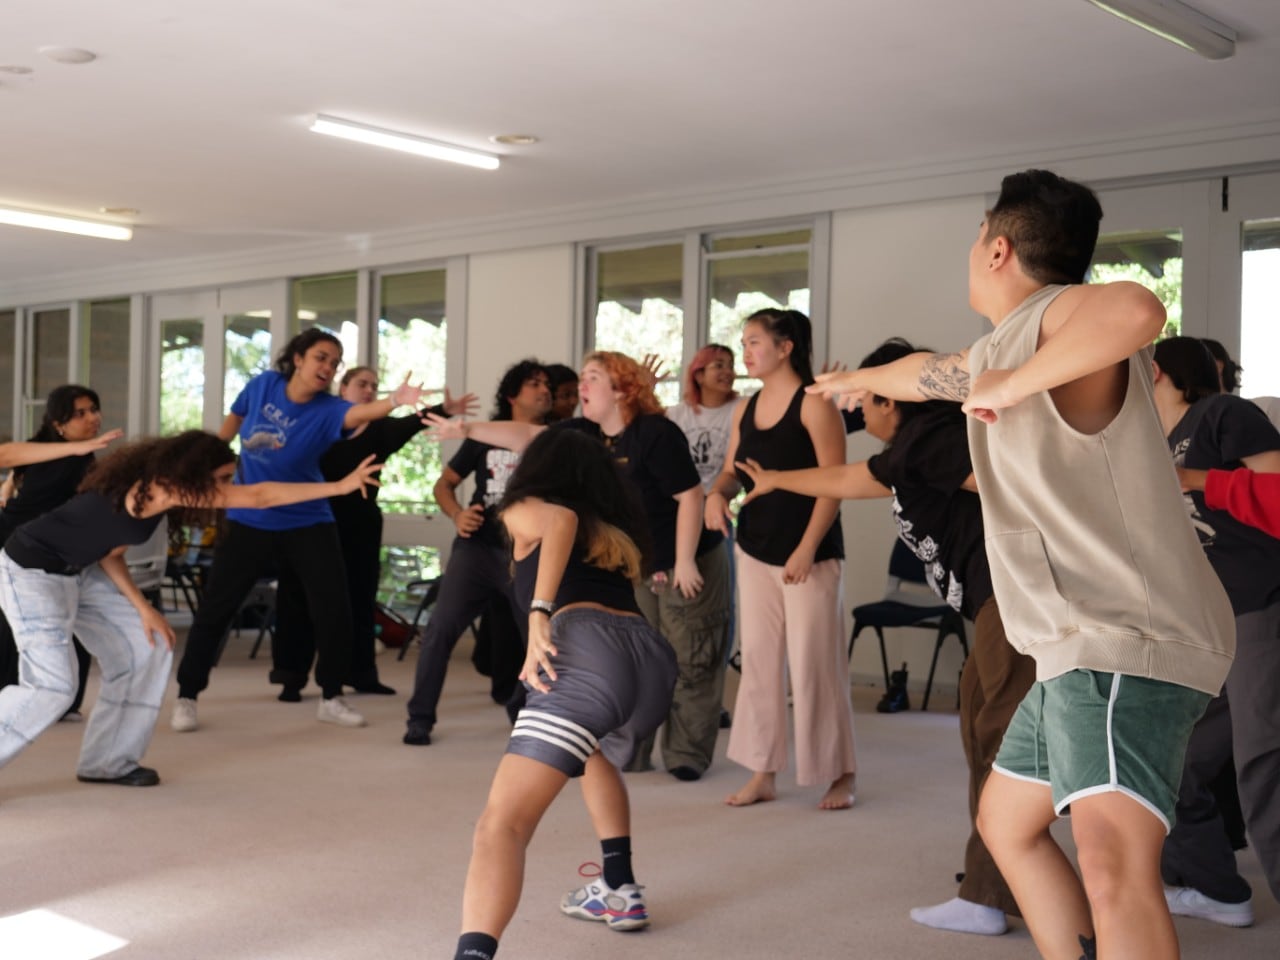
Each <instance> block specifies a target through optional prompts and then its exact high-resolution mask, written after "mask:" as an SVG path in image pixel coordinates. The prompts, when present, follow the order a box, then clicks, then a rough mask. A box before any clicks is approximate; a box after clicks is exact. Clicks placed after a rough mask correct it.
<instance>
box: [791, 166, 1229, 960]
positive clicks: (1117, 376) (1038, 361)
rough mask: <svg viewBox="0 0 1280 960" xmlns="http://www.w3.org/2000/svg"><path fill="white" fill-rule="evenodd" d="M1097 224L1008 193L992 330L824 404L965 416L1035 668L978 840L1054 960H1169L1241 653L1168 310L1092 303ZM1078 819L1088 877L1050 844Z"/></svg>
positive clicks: (977, 305) (1085, 200)
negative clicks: (1198, 527)
mask: <svg viewBox="0 0 1280 960" xmlns="http://www.w3.org/2000/svg"><path fill="white" fill-rule="evenodd" d="M1101 217H1102V211H1101V208H1100V207H1099V205H1098V201H1097V198H1096V197H1095V196H1094V195H1093V193H1092V192H1091V191H1090V190H1088V188H1086V187H1083V186H1081V185H1080V184H1076V183H1072V182H1071V181H1068V180H1064V179H1062V178H1060V177H1058V176H1056V175H1054V174H1052V173H1048V172H1046V171H1041V170H1030V171H1026V172H1025V173H1019V174H1014V175H1012V176H1009V177H1006V178H1005V180H1004V182H1003V184H1002V186H1001V192H1000V198H999V200H998V201H997V202H996V205H995V206H994V207H993V208H992V209H991V210H990V211H989V212H988V214H987V217H986V219H985V220H984V221H983V224H982V226H981V228H980V229H979V233H978V238H977V240H976V242H975V243H974V245H973V247H972V249H971V251H970V255H969V301H970V304H971V306H973V308H974V309H975V310H977V311H978V312H979V313H981V314H982V315H983V316H985V317H987V318H988V319H990V320H991V321H992V323H993V324H994V325H995V330H994V331H993V332H992V333H990V334H988V335H987V336H985V337H983V338H982V339H981V340H979V341H978V342H977V343H976V344H974V346H973V347H972V348H970V349H969V350H964V351H961V352H959V353H954V354H915V355H913V356H910V357H906V358H904V359H903V360H900V361H898V362H897V363H894V364H890V365H888V366H883V367H874V368H870V369H865V370H857V371H852V372H849V373H833V374H827V375H825V376H823V377H820V378H819V382H818V384H817V385H816V386H815V387H814V388H813V389H815V390H818V391H821V392H823V393H827V394H843V395H845V399H846V402H851V401H852V402H856V401H858V400H860V399H861V398H862V396H863V395H865V394H867V393H874V394H877V395H879V396H884V397H891V398H895V399H903V400H915V399H920V398H921V397H925V398H938V399H948V400H961V401H964V409H965V412H967V413H969V414H970V415H971V416H972V418H973V419H972V420H971V421H970V427H969V445H970V453H971V455H972V458H973V467H974V473H975V475H976V476H977V480H978V489H979V491H980V493H981V495H982V508H983V511H982V512H983V522H984V525H985V527H986V537H987V554H988V558H989V561H990V564H991V578H992V583H993V585H994V587H995V591H996V599H997V601H998V602H999V604H1000V612H1001V615H1002V617H1003V619H1004V622H1005V627H1006V630H1007V632H1008V637H1009V641H1010V643H1012V644H1013V645H1014V646H1015V647H1017V648H1018V649H1019V650H1021V651H1023V652H1025V653H1027V654H1029V655H1031V656H1032V657H1034V658H1035V660H1036V668H1037V682H1036V684H1035V685H1034V686H1033V687H1032V689H1031V691H1030V692H1029V693H1028V694H1027V697H1026V699H1025V700H1024V701H1023V703H1022V705H1021V706H1020V707H1019V709H1018V713H1017V714H1016V715H1015V717H1014V719H1013V722H1012V723H1011V724H1010V727H1009V730H1008V732H1007V733H1006V735H1005V740H1004V744H1003V745H1002V747H1001V750H1000V754H999V756H998V757H997V759H996V765H995V768H994V770H993V773H992V776H991V777H990V778H989V779H988V780H987V783H986V786H985V788H984V790H983V794H982V799H981V803H980V807H979V814H978V826H979V829H980V830H981V831H982V836H983V839H984V840H985V841H986V843H987V846H988V847H989V848H990V850H991V852H992V854H993V855H994V856H995V859H996V863H997V864H998V865H999V867H1000V869H1001V872H1002V873H1003V874H1004V876H1005V878H1006V879H1007V880H1008V882H1009V886H1010V888H1011V889H1012V890H1013V892H1014V896H1015V897H1016V898H1017V900H1018V904H1019V906H1020V907H1021V908H1022V914H1023V917H1024V919H1025V920H1026V922H1027V926H1028V927H1029V929H1030V931H1031V934H1032V936H1033V937H1034V938H1035V941H1036V946H1037V947H1038V948H1039V949H1040V952H1041V953H1042V954H1043V955H1044V956H1045V957H1046V958H1048V960H1077V958H1078V957H1079V956H1080V953H1081V950H1082V949H1083V952H1084V955H1085V957H1093V956H1095V937H1096V956H1098V957H1104V958H1113V957H1114V958H1120V957H1123V958H1125V960H1134V958H1176V957H1177V955H1178V943H1177V935H1176V933H1175V932H1174V928H1173V922H1172V919H1171V918H1170V916H1169V911H1168V907H1167V905H1166V903H1165V898H1164V892H1163V888H1162V885H1161V882H1160V872H1159V864H1160V848H1161V845H1162V843H1163V841H1164V837H1165V834H1166V833H1167V831H1168V829H1169V825H1170V818H1171V816H1172V812H1173V807H1174V801H1175V799H1176V796H1177V788H1178V782H1179V777H1180V775H1181V768H1182V758H1183V755H1184V752H1185V749H1186V742H1187V737H1188V735H1189V734H1190V730H1191V727H1192V725H1193V724H1194V723H1195V721H1196V719H1197V718H1198V717H1199V716H1200V714H1201V713H1202V712H1203V711H1204V707H1205V705H1206V704H1207V703H1208V701H1209V698H1210V695H1211V694H1214V693H1216V692H1217V691H1218V689H1219V688H1220V686H1221V684H1222V681H1223V679H1224V678H1225V676H1226V673H1227V669H1228V668H1229V666H1230V664H1231V657H1232V653H1233V651H1234V647H1235V635H1234V631H1233V628H1232V617H1231V607H1230V604H1229V603H1228V601H1227V598H1226V595H1225V593H1224V592H1223V591H1222V590H1221V588H1220V586H1219V584H1218V583H1217V582H1216V578H1214V577H1213V576H1212V575H1211V570H1210V568H1209V565H1208V562H1207V561H1206V560H1205V558H1204V554H1203V552H1202V551H1201V550H1200V548H1199V544H1198V543H1197V542H1196V538H1195V534H1194V532H1193V531H1192V529H1191V525H1190V523H1188V522H1187V521H1186V519H1185V518H1186V512H1185V509H1184V508H1183V506H1182V497H1181V493H1180V491H1179V487H1178V483H1177V479H1176V477H1175V475H1174V472H1173V470H1172V469H1170V465H1169V459H1168V453H1167V451H1166V449H1165V446H1164V438H1163V436H1162V435H1161V430H1160V425H1159V420H1158V418H1157V416H1156V413H1155V409H1154V406H1153V403H1152V395H1151V375H1150V370H1151V364H1150V357H1149V353H1148V350H1147V347H1148V346H1149V345H1150V343H1151V341H1152V340H1154V339H1155V338H1156V337H1157V336H1158V335H1159V333H1160V331H1161V330H1162V329H1163V326H1164V321H1165V312H1164V308H1163V307H1162V306H1161V304H1160V302H1159V300H1157V299H1156V298H1155V297H1154V296H1153V295H1152V294H1151V293H1149V292H1148V291H1147V290H1146V289H1144V288H1143V287H1141V286H1139V285H1137V284H1134V283H1125V282H1122V283H1112V284H1105V285H1099V286H1084V285H1081V282H1082V281H1083V279H1084V276H1085V273H1086V271H1087V269H1088V266H1089V261H1090V259H1091V258H1092V255H1093V248H1094V244H1095V243H1096V241H1097V234H1098V222H1099V220H1100V219H1101ZM971 376H972V382H971V379H970V378H971ZM1068 808H1070V812H1071V815H1072V816H1071V824H1072V834H1073V836H1074V839H1075V842H1076V847H1077V850H1078V855H1079V856H1078V859H1079V863H1080V870H1081V874H1082V878H1081V877H1077V875H1076V873H1075V871H1074V869H1073V868H1072V866H1071V863H1070V861H1069V860H1068V859H1067V857H1066V855H1065V854H1064V853H1063V851H1062V850H1061V848H1059V847H1058V845H1057V843H1056V842H1054V840H1053V838H1052V837H1051V836H1050V833H1049V827H1050V825H1051V824H1052V822H1053V820H1054V819H1055V818H1056V817H1058V816H1061V815H1063V814H1064V813H1066V812H1067V809H1068ZM1081 879H1083V884H1082V883H1081Z"/></svg>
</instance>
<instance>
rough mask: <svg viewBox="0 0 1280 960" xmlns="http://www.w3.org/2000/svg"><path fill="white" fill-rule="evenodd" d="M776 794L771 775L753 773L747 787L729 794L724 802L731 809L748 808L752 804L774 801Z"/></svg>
mask: <svg viewBox="0 0 1280 960" xmlns="http://www.w3.org/2000/svg"><path fill="white" fill-rule="evenodd" d="M777 798H778V792H777V790H775V789H774V776H773V774H772V773H753V774H752V775H751V779H750V780H748V781H747V785H746V786H745V787H743V788H742V789H741V790H739V791H738V792H737V793H731V794H729V796H727V797H725V798H724V802H725V803H727V804H728V805H729V806H731V807H749V806H751V804H753V803H768V802H769V801H770V800H776V799H777Z"/></svg>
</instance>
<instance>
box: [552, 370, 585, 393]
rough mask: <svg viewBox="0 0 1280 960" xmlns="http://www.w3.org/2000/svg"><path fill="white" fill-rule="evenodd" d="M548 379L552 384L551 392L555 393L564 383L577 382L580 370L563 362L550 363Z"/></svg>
mask: <svg viewBox="0 0 1280 960" xmlns="http://www.w3.org/2000/svg"><path fill="white" fill-rule="evenodd" d="M546 370H547V380H548V381H549V382H550V384H551V392H552V393H555V392H556V391H557V390H559V389H560V387H561V386H562V385H563V384H566V383H577V382H578V371H577V370H575V369H573V367H570V366H568V365H567V364H563V363H548V364H547V366H546Z"/></svg>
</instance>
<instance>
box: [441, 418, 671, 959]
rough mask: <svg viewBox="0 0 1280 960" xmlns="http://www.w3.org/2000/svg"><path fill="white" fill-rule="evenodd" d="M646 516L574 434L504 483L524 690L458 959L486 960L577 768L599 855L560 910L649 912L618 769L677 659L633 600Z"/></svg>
mask: <svg viewBox="0 0 1280 960" xmlns="http://www.w3.org/2000/svg"><path fill="white" fill-rule="evenodd" d="M642 515H643V514H642V512H641V510H640V508H639V507H638V506H637V505H636V503H635V501H634V499H633V497H632V496H631V495H630V494H629V492H628V490H627V488H626V486H625V485H624V483H623V481H622V479H621V477H620V476H619V474H618V471H617V468H616V467H615V466H614V465H613V463H612V461H611V460H610V457H609V453H608V451H607V450H606V449H605V448H604V447H603V446H602V445H601V444H600V443H599V442H597V441H595V440H593V439H592V438H590V437H587V436H585V435H582V434H579V433H577V432H575V431H569V430H551V431H547V432H546V433H543V434H542V435H540V436H539V437H538V438H537V439H535V440H534V441H533V442H532V443H531V444H530V445H529V446H528V448H527V449H526V450H525V453H524V457H523V458H522V459H521V461H520V465H519V467H518V468H517V469H516V472H515V475H514V476H513V477H512V478H511V481H510V483H509V484H508V487H507V493H506V497H505V498H504V500H503V503H502V506H501V516H502V521H503V523H505V524H506V527H507V531H508V532H509V533H510V535H511V541H512V551H513V554H514V559H515V590H516V594H517V596H518V597H519V598H520V601H521V605H522V606H523V607H527V608H528V610H529V650H528V654H527V656H526V658H525V663H524V670H523V672H522V673H521V679H522V680H524V682H525V686H526V687H527V688H528V690H529V700H528V703H527V705H526V706H525V708H524V709H523V710H521V711H520V715H519V716H518V717H517V719H516V724H515V729H514V730H513V731H512V733H511V740H510V742H509V743H508V744H507V752H506V754H505V755H504V756H503V758H502V760H501V762H500V763H499V764H498V771H497V773H496V774H495V775H494V778H493V785H492V786H491V787H490V789H489V799H488V801H487V802H486V804H485V808H484V812H483V813H482V814H481V816H480V821H479V823H477V824H476V833H475V845H474V848H473V850H472V854H471V866H470V868H469V869H468V871H467V885H466V890H465V892H464V894H463V899H462V931H463V932H462V936H461V937H460V938H459V940H458V949H457V953H456V954H455V956H456V957H458V958H461V957H468V958H477V960H492V957H493V954H494V952H495V951H496V950H497V946H498V938H499V937H500V936H501V935H502V931H503V930H504V929H505V928H506V926H507V924H508V923H509V922H510V921H511V918H512V916H513V915H514V914H515V910H516V905H517V904H518V903H519V900H520V888H521V886H522V883H523V880H524V861H525V850H526V848H527V847H528V845H529V841H530V839H531V838H532V837H533V831H534V830H535V829H536V828H537V826H538V822H539V821H540V820H541V819H542V815H543V814H544V813H545V812H546V810H547V808H548V807H549V806H550V805H551V801H552V800H554V799H555V798H556V795H557V794H559V793H560V791H561V789H562V788H563V787H564V785H565V784H566V783H567V782H568V781H569V779H570V778H571V777H578V776H581V777H582V794H583V799H584V800H585V801H586V805H587V810H588V812H589V813H590V815H591V820H592V824H593V826H594V827H595V831H596V834H597V835H598V836H599V838H600V845H601V850H602V860H603V864H604V866H603V868H602V871H601V875H600V876H599V877H598V878H595V879H593V880H591V881H590V882H588V883H587V884H586V885H585V886H583V887H581V888H579V889H577V890H575V891H573V892H571V893H569V894H567V895H566V896H565V897H564V899H563V900H562V901H561V904H560V909H561V910H562V911H563V912H564V913H566V914H568V915H569V916H571V917H578V918H581V919H584V920H602V921H604V922H606V923H607V924H608V925H609V927H610V928H611V929H614V930H636V929H639V928H641V927H644V926H647V925H648V923H649V915H648V912H647V911H646V909H645V905H644V900H643V898H642V896H641V893H640V887H638V886H637V885H636V882H635V877H634V876H633V875H632V872H631V810H630V804H629V801H628V799H627V788H626V786H625V784H624V783H623V780H622V775H621V773H619V769H620V768H621V767H623V766H625V765H626V764H627V762H628V761H630V760H631V757H632V754H633V753H634V752H635V748H636V745H637V743H638V742H639V741H640V740H642V739H644V738H645V737H646V736H648V735H649V734H650V733H652V732H653V731H654V730H655V729H656V728H657V727H658V725H659V724H660V723H661V722H662V720H663V718H665V717H666V715H667V711H668V709H669V708H670V706H671V696H672V691H673V689H674V687H675V681H676V661H675V654H674V653H673V652H672V650H671V647H670V646H669V645H668V644H667V642H666V640H664V639H663V638H662V637H661V635H659V634H658V633H657V631H655V630H654V629H653V628H652V627H650V626H649V624H648V621H646V620H645V619H644V617H642V616H641V615H640V611H639V609H638V608H637V606H636V602H635V595H634V592H633V587H632V584H633V582H635V581H636V580H638V579H639V576H640V570H641V553H640V548H639V547H638V546H637V543H644V542H645V534H644V528H643V527H642V526H639V525H637V523H636V520H635V518H637V517H640V516H642Z"/></svg>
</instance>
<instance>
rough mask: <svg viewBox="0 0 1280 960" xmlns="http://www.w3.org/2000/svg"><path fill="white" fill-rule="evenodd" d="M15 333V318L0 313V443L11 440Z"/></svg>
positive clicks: (2, 312)
mask: <svg viewBox="0 0 1280 960" xmlns="http://www.w3.org/2000/svg"><path fill="white" fill-rule="evenodd" d="M16 333H17V316H16V315H15V313H14V311H12V310H3V311H0V443H6V442H8V441H10V440H13V439H14V437H13V381H14V377H15V376H16V375H17V368H16V366H15V365H14V362H13V340H14V336H15V335H16Z"/></svg>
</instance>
